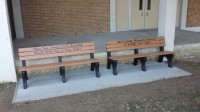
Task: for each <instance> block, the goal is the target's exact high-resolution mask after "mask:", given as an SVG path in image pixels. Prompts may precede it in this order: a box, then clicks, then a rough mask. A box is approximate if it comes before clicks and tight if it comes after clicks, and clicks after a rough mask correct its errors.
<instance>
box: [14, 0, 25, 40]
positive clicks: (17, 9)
mask: <svg viewBox="0 0 200 112" xmlns="http://www.w3.org/2000/svg"><path fill="white" fill-rule="evenodd" d="M12 6H13V16H14V22H15V31H16V37H17V38H24V28H23V22H22V13H21V6H20V0H12Z"/></svg>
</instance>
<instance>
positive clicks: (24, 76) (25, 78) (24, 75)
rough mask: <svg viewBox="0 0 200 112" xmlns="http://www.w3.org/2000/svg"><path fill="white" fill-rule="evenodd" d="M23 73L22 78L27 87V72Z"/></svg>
mask: <svg viewBox="0 0 200 112" xmlns="http://www.w3.org/2000/svg"><path fill="white" fill-rule="evenodd" d="M21 75H22V80H23V88H24V89H27V72H26V71H22V72H21Z"/></svg>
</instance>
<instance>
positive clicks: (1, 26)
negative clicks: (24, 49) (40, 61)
mask: <svg viewBox="0 0 200 112" xmlns="http://www.w3.org/2000/svg"><path fill="white" fill-rule="evenodd" d="M6 1H7V0H0V14H1V17H0V54H1V55H0V82H16V81H17V78H16V71H15V65H14V57H13V46H12V40H11V33H10V27H9V24H10V23H9V19H8V10H7V9H8V8H7V2H6Z"/></svg>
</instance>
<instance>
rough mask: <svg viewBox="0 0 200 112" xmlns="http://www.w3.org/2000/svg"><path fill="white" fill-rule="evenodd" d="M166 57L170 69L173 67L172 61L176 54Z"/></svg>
mask: <svg viewBox="0 0 200 112" xmlns="http://www.w3.org/2000/svg"><path fill="white" fill-rule="evenodd" d="M165 57H166V58H167V62H168V67H170V68H172V67H173V64H172V59H173V58H174V54H168V55H166V56H165Z"/></svg>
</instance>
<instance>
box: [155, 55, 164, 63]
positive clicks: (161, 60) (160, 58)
mask: <svg viewBox="0 0 200 112" xmlns="http://www.w3.org/2000/svg"><path fill="white" fill-rule="evenodd" d="M163 57H164V56H163V55H160V56H159V57H158V60H157V62H159V63H161V62H163Z"/></svg>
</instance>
